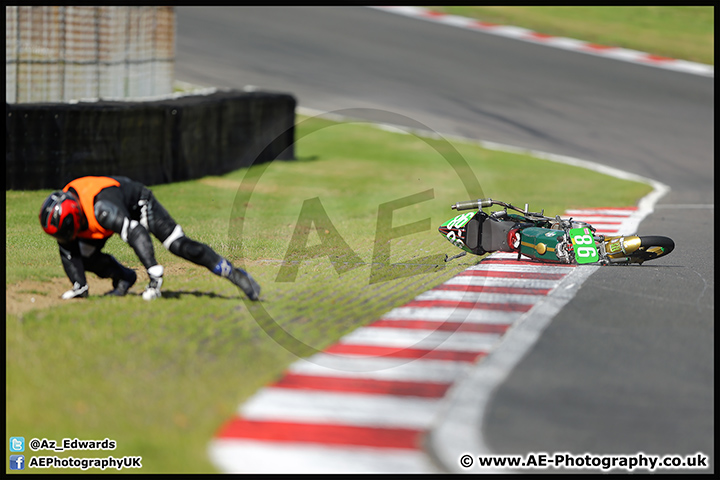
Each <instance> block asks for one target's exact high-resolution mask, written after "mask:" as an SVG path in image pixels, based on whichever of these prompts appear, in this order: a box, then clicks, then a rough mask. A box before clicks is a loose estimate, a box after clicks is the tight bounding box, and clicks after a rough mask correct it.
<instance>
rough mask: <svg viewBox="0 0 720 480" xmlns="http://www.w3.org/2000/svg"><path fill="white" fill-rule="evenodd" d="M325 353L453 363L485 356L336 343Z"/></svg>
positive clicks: (473, 353)
mask: <svg viewBox="0 0 720 480" xmlns="http://www.w3.org/2000/svg"><path fill="white" fill-rule="evenodd" d="M325 352H326V353H331V354H337V355H343V354H344V355H363V356H374V357H390V358H422V359H426V360H449V361H454V362H474V361H475V360H477V359H478V358H479V357H481V356H484V355H486V353H485V352H482V351H477V352H472V351H455V350H443V349H440V348H436V349H433V350H428V349H424V348H402V349H398V348H395V347H382V346H377V345H354V344H348V343H338V344H335V345H333V346H331V347H330V348H328V349H326V350H325Z"/></svg>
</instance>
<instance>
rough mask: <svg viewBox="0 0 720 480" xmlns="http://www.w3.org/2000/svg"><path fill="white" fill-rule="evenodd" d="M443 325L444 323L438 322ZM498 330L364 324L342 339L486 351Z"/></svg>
mask: <svg viewBox="0 0 720 480" xmlns="http://www.w3.org/2000/svg"><path fill="white" fill-rule="evenodd" d="M438 325H441V323H438ZM500 337H501V335H499V334H497V333H475V332H452V331H450V332H446V331H441V330H421V329H414V328H390V327H379V328H373V327H363V328H359V329H357V330H355V331H354V332H352V333H350V334H348V335H345V336H344V337H343V338H341V339H340V343H341V344H346V345H372V346H384V347H395V348H422V349H436V348H439V349H442V350H460V351H485V350H488V349H490V348H491V347H492V346H493V345H495V343H497V342H498V341H499V340H500Z"/></svg>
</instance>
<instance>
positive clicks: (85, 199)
mask: <svg viewBox="0 0 720 480" xmlns="http://www.w3.org/2000/svg"><path fill="white" fill-rule="evenodd" d="M119 186H120V182H118V181H117V180H115V179H114V178H110V177H81V178H77V179H75V180H73V181H72V182H70V183H68V184H67V185H65V188H63V191H64V192H67V191H68V190H69V189H70V187H72V188H74V189H75V191H76V192H77V193H78V197H79V199H80V206H81V207H82V210H83V213H84V214H85V218H87V222H88V228H87V229H86V230H82V231H80V232H78V235H77V236H78V237H80V238H94V239H97V240H100V239H103V238H108V237H111V236H112V234H113V233H115V232H113V231H112V230H108V229H106V228H103V227H101V226H100V224H99V223H98V221H97V218H95V196H96V195H97V194H98V193H100V190H103V189H104V188H107V187H119Z"/></svg>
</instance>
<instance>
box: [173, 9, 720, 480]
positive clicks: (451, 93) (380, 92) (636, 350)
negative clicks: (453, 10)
mask: <svg viewBox="0 0 720 480" xmlns="http://www.w3.org/2000/svg"><path fill="white" fill-rule="evenodd" d="M176 11H177V43H176V47H177V57H176V58H177V61H176V65H175V68H176V75H175V76H176V78H177V79H179V80H183V81H187V82H192V83H197V84H201V85H205V86H214V87H233V88H238V89H241V88H243V87H244V86H246V85H256V86H258V87H261V88H262V89H266V90H278V91H283V92H291V93H293V94H294V95H295V96H296V98H297V99H298V103H299V106H301V107H305V108H311V109H314V110H320V111H333V110H338V109H346V108H375V109H382V110H390V111H393V112H396V113H399V114H402V115H405V116H407V117H410V118H412V119H415V120H417V121H419V122H422V123H424V124H426V125H428V126H430V127H431V128H432V129H434V130H435V131H438V132H442V133H444V134H448V135H458V136H464V137H469V138H474V139H478V140H488V141H494V142H499V143H504V144H508V145H516V146H520V147H525V148H531V149H536V150H540V151H544V152H551V153H556V154H562V155H568V156H573V157H577V158H581V159H585V160H590V161H594V162H597V163H600V164H604V165H609V166H612V167H616V168H620V169H622V170H625V171H628V172H632V173H635V174H639V175H642V176H645V177H649V178H651V179H654V180H657V181H660V182H662V183H664V184H666V185H668V186H669V187H670V188H671V191H670V192H669V193H668V194H667V195H665V196H664V197H662V198H661V199H660V201H659V204H658V205H657V206H656V209H655V212H654V213H653V214H652V215H651V216H650V217H649V218H647V219H646V220H645V221H644V222H643V223H642V224H641V225H640V228H639V234H641V235H643V234H645V235H652V234H660V235H667V236H669V237H671V238H673V239H674V240H675V243H676V249H675V252H673V254H672V255H670V256H669V257H667V258H665V259H662V260H659V261H657V262H655V263H650V264H647V265H643V266H639V267H637V266H633V267H626V268H621V267H605V268H601V269H599V270H598V271H597V272H596V273H594V274H593V275H592V276H590V278H589V279H588V280H586V281H585V283H584V284H583V286H582V288H581V289H580V290H579V291H578V293H577V295H576V296H575V298H574V299H573V300H571V301H570V303H568V304H567V305H566V306H565V308H564V309H563V310H562V311H561V312H560V313H559V314H558V315H557V316H556V317H555V318H554V319H553V320H552V322H551V323H550V325H549V327H548V328H547V329H546V330H545V331H544V333H543V335H542V336H541V337H540V339H539V340H538V342H537V343H536V344H535V346H534V347H533V348H532V350H531V351H530V352H529V353H528V355H527V356H526V357H525V358H524V359H523V360H522V361H521V362H520V363H519V364H518V366H517V367H516V368H515V369H514V370H513V371H512V373H511V374H510V376H509V377H508V378H507V379H506V381H505V382H504V383H503V384H502V385H501V387H500V388H499V389H498V390H497V391H496V392H495V394H494V395H493V397H492V399H491V401H490V404H489V407H488V410H487V415H486V418H485V422H484V424H483V425H477V428H478V429H480V428H482V434H483V436H484V438H485V441H486V442H487V444H488V445H489V447H490V448H491V450H492V451H493V452H496V453H505V454H510V453H518V454H526V453H527V452H565V451H570V452H574V453H577V454H582V453H585V452H594V453H600V454H603V453H607V454H610V453H612V454H634V453H637V452H645V453H648V454H657V455H662V454H695V453H697V452H702V453H705V454H707V455H710V456H711V470H712V466H713V465H714V462H713V459H712V454H713V452H714V407H713V401H714V396H713V391H714V366H713V365H714V324H713V316H714V315H713V314H714V248H713V244H714V225H713V223H714V161H713V158H714V157H713V156H714V152H713V149H714V138H713V131H714V85H713V77H708V76H702V75H695V74H690V73H684V72H675V71H669V70H663V69H660V68H654V67H650V66H645V65H637V64H632V63H627V62H622V61H617V60H613V59H607V58H599V57H596V56H591V55H586V54H582V53H578V52H573V51H566V50H560V49H556V48H552V47H548V46H543V45H534V44H531V43H527V42H522V41H518V40H515V39H511V38H501V37H497V36H492V35H487V34H484V33H481V32H473V31H468V30H464V29H460V28H454V27H451V26H447V25H439V24H433V23H430V22H425V21H421V20H417V19H413V18H406V17H401V16H398V15H392V14H389V13H387V12H382V11H378V10H375V9H369V8H363V7H320V8H311V7H307V8H306V7H302V8H298V7H295V8H285V7H282V8H281V7H264V8H263V7H260V8H255V7H253V8H250V7H227V8H225V7H223V8H218V7H211V8H207V7H178V8H177V9H176ZM368 119H369V120H382V119H381V118H377V119H374V118H368ZM558 188H562V186H558Z"/></svg>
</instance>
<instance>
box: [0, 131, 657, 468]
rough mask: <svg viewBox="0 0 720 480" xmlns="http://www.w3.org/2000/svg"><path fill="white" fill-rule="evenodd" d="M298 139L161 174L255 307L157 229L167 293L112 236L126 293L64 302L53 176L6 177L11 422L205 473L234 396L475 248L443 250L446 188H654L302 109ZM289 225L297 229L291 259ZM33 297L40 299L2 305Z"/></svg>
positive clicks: (600, 200) (97, 286) (527, 194)
mask: <svg viewBox="0 0 720 480" xmlns="http://www.w3.org/2000/svg"><path fill="white" fill-rule="evenodd" d="M297 137H298V138H299V141H298V144H297V146H296V154H297V157H298V158H297V160H296V161H276V162H273V163H271V164H266V165H258V166H254V167H252V168H250V169H242V170H238V171H235V172H232V173H229V174H227V175H223V176H217V177H206V178H203V179H200V180H197V181H189V182H181V183H176V184H171V185H157V186H155V187H154V188H153V191H154V192H155V196H156V197H157V199H158V200H159V201H160V202H161V203H163V205H164V206H165V207H166V208H167V209H168V210H169V211H170V213H171V214H172V215H173V216H174V218H175V219H176V220H177V221H178V223H180V224H181V225H182V226H183V228H184V230H185V232H186V233H187V234H188V235H189V236H190V237H192V238H195V239H197V240H200V241H203V242H206V243H208V244H209V245H211V246H212V247H214V248H215V249H216V250H217V251H218V252H219V253H221V254H223V255H226V256H228V258H230V259H231V260H232V261H233V262H235V263H236V264H239V265H243V266H244V267H245V268H247V269H248V270H249V271H250V272H251V273H252V274H253V275H254V276H255V277H256V278H257V279H258V281H259V282H260V283H261V285H262V286H263V294H262V298H263V301H262V302H261V303H259V304H252V305H247V304H246V303H245V302H244V301H243V298H242V297H241V296H240V295H239V292H238V290H237V289H236V288H235V287H234V286H232V285H231V284H230V283H229V282H227V281H225V280H222V279H220V278H218V277H215V276H214V275H212V274H211V273H209V272H208V271H207V270H205V269H203V268H201V267H197V266H195V265H192V264H189V263H188V262H185V261H184V260H182V259H179V258H177V257H174V256H173V255H171V254H170V253H168V252H167V251H166V250H165V249H164V248H162V246H161V245H160V244H159V243H158V242H157V241H156V240H154V242H155V246H156V252H157V257H158V260H159V262H160V263H162V264H163V265H165V267H166V269H167V272H168V273H167V274H166V279H165V284H164V292H165V296H164V298H162V299H159V300H157V301H155V302H152V303H147V302H144V301H143V300H142V299H141V298H140V297H139V296H138V294H139V293H140V292H141V291H142V288H143V287H144V285H145V283H146V276H145V273H144V269H143V268H142V267H141V265H140V263H139V262H138V260H137V258H136V257H135V255H134V253H133V252H132V250H131V249H130V248H129V247H128V246H127V245H125V244H124V243H123V242H122V241H121V240H120V239H119V238H117V236H115V237H113V238H111V240H110V241H109V242H108V245H107V247H106V251H107V252H109V253H111V254H113V255H115V256H116V258H118V260H120V261H121V262H123V263H124V264H126V265H129V266H131V267H132V268H135V269H136V271H138V273H139V280H138V284H137V285H136V286H135V287H134V288H133V289H132V290H131V295H128V296H127V297H125V298H105V297H102V296H100V294H101V293H103V292H104V291H106V290H109V289H110V284H109V281H94V280H93V278H92V275H91V276H90V278H89V280H91V281H94V282H95V283H93V284H91V295H92V296H91V297H90V298H89V299H86V300H77V301H68V302H61V301H59V300H57V296H58V295H59V294H60V293H61V292H62V291H64V290H65V289H67V288H68V287H69V285H68V283H69V282H67V280H66V279H64V273H63V271H62V267H61V265H60V259H59V258H58V252H57V247H56V244H55V243H54V241H53V240H52V239H51V238H50V237H48V236H47V235H45V234H44V233H43V232H42V230H41V229H40V228H39V225H38V221H37V214H38V210H39V207H40V204H41V203H42V201H43V199H44V198H45V197H46V196H47V195H48V194H49V193H50V192H49V191H24V192H23V191H7V192H6V205H7V206H6V230H7V235H6V276H7V285H6V287H7V292H9V293H7V298H8V313H6V347H7V349H6V375H7V377H6V378H7V379H6V386H7V393H6V401H7V404H6V419H7V426H6V438H8V437H10V436H24V437H25V438H26V440H28V441H29V440H30V439H32V438H48V439H56V440H60V439H62V438H80V439H104V438H106V437H107V438H110V439H113V440H116V441H117V442H118V444H117V449H116V450H114V451H112V452H72V453H57V454H56V455H58V456H67V455H70V454H72V455H74V456H76V457H81V456H88V457H98V456H105V454H106V453H107V454H112V455H113V456H115V457H120V456H123V455H141V456H142V457H143V469H142V472H143V473H172V472H184V473H201V472H213V471H214V469H213V466H212V465H211V464H210V462H209V460H208V457H207V445H208V441H209V440H210V438H211V437H212V436H213V434H214V433H215V432H216V431H217V429H218V428H219V427H220V426H221V425H222V423H223V422H224V421H226V420H227V419H228V418H230V416H231V415H233V413H234V412H235V411H236V408H237V406H238V404H239V403H240V402H242V401H243V400H245V399H247V398H248V397H249V396H250V395H252V394H253V393H254V392H255V391H257V389H259V388H260V387H262V386H263V385H266V384H268V383H269V382H271V381H272V380H274V379H277V378H278V377H279V376H280V375H281V374H282V372H283V371H284V370H285V368H286V367H287V366H288V365H289V364H290V363H292V362H293V361H295V360H297V358H298V357H299V356H304V355H308V354H311V353H312V352H313V351H315V350H319V349H323V348H325V347H327V346H328V345H331V344H332V343H334V342H335V341H336V340H337V339H339V338H340V337H341V336H342V335H344V334H346V333H348V332H350V331H352V330H353V329H355V328H357V327H358V326H360V325H363V324H367V323H369V322H371V321H373V320H375V319H377V318H378V317H379V316H380V315H382V314H383V313H384V312H386V311H388V310H391V309H392V308H394V307H396V306H399V305H401V304H403V303H405V302H407V301H409V300H411V299H412V298H414V297H415V296H416V295H417V294H419V293H421V292H422V291H425V290H427V289H428V288H431V287H432V286H434V285H437V284H439V283H441V282H443V281H445V280H446V279H447V278H449V277H451V276H453V275H454V274H456V273H458V272H459V271H461V270H463V269H465V268H467V266H469V265H471V264H474V263H476V262H477V260H478V259H477V258H468V257H464V258H462V259H460V261H455V262H452V263H451V264H449V265H444V264H443V262H442V260H441V259H442V258H443V255H444V254H445V253H448V254H451V255H452V254H454V253H457V252H458V251H457V249H455V248H454V247H453V246H452V245H450V243H448V242H447V241H446V240H444V239H443V238H442V237H441V236H440V235H439V234H438V232H437V227H438V226H439V225H440V224H441V223H442V222H443V221H445V220H447V219H449V218H451V217H452V216H454V213H455V212H454V211H452V210H450V208H449V206H450V205H451V204H452V203H454V202H456V201H462V200H468V199H470V198H474V196H475V194H477V196H480V195H484V196H488V197H492V198H495V199H498V200H504V201H509V202H513V203H516V204H520V205H524V203H529V204H530V208H531V209H537V210H539V209H541V208H544V209H545V212H546V213H547V214H554V213H562V212H563V211H564V210H565V209H566V208H569V207H599V206H627V205H633V204H635V203H636V202H637V201H638V200H639V199H640V198H641V197H642V196H644V195H645V194H647V193H648V192H649V190H650V188H649V187H648V186H647V185H644V184H638V183H634V182H629V181H624V180H618V179H616V178H612V177H609V176H606V175H601V174H598V173H594V172H591V171H588V170H584V169H580V168H575V167H569V166H566V165H559V164H556V163H552V162H546V161H541V160H537V159H534V158H531V157H527V156H523V155H517V154H511V153H503V152H497V151H490V150H485V149H483V148H480V147H478V146H476V145H472V144H466V143H459V142H455V143H453V144H452V145H449V144H446V143H443V142H441V141H438V140H427V139H421V138H419V137H416V136H414V135H404V134H398V133H391V132H387V131H383V130H381V129H378V128H374V127H371V126H369V125H366V124H359V123H348V124H339V123H334V122H330V121H328V120H322V119H311V120H307V121H301V122H300V123H299V124H298V131H297ZM448 159H449V161H448ZM463 164H465V165H466V167H467V168H465V167H463V166H462V165H463ZM453 165H454V166H455V167H456V168H454V167H453ZM458 172H459V174H458ZM461 176H464V180H465V181H466V183H468V184H471V182H467V179H468V178H469V177H475V178H476V179H477V182H478V184H479V186H480V188H479V190H478V189H476V190H475V191H473V192H471V193H472V195H471V194H470V193H468V191H467V188H466V187H465V186H464V183H463V178H461ZM423 192H425V193H424V195H425V197H422V195H421V197H418V198H416V200H418V199H420V200H422V199H423V198H425V200H423V201H420V202H417V203H412V202H406V204H407V205H406V206H404V207H402V208H397V209H396V210H395V211H394V212H392V215H391V219H390V221H391V223H390V227H391V228H395V229H397V230H388V225H386V228H385V229H383V231H381V232H377V231H376V227H377V224H378V211H379V206H381V205H386V206H387V205H388V204H390V205H392V204H393V202H396V203H397V201H398V199H403V198H408V197H411V196H413V195H416V194H423ZM428 192H432V198H429V195H430V194H429V193H428ZM319 205H321V206H322V209H320V208H319ZM303 206H305V209H304V210H303ZM396 206H398V205H397V204H396ZM301 211H302V212H303V214H304V217H303V218H304V221H303V222H304V223H303V222H299V221H298V219H299V217H300V215H301ZM388 211H389V210H388ZM385 218H386V219H387V217H385ZM326 219H329V222H328V221H326ZM298 223H300V224H301V227H302V226H303V225H304V228H296V226H297V224H298ZM403 225H411V227H407V228H406V230H405V231H404V232H403V231H402V228H401V227H402V226H403ZM333 229H334V230H333ZM241 230H242V231H241ZM296 230H297V234H298V235H300V234H302V235H304V236H302V235H301V236H300V237H297V238H301V239H302V242H295V249H294V253H292V250H291V255H290V257H288V258H287V259H286V253H287V251H288V249H289V246H290V243H291V238H293V235H294V234H295V232H296ZM241 233H242V234H241ZM402 233H410V234H408V235H400V234H402ZM338 239H342V242H340V241H339V240H338ZM323 242H324V243H323ZM318 245H324V247H323V248H321V247H318ZM285 260H287V262H286V261H285ZM283 269H285V270H283ZM293 272H294V273H293ZM293 275H295V277H294V281H293V278H292V277H293ZM45 285H46V286H47V288H45ZM31 298H33V299H37V301H38V302H40V301H43V302H45V303H44V305H45V306H44V308H39V307H35V308H22V309H21V311H18V312H17V313H11V311H10V308H11V305H12V306H13V308H16V307H18V305H19V306H21V307H22V306H27V302H30V301H31V300H30V299H31ZM26 453H27V455H28V456H29V455H31V454H32V452H26ZM46 453H48V454H54V455H55V453H50V452H46ZM90 453H92V454H90ZM99 453H102V455H99ZM6 468H7V467H6Z"/></svg>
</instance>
